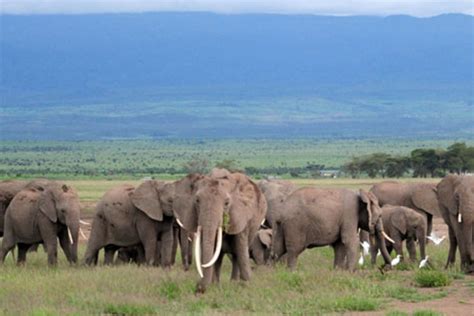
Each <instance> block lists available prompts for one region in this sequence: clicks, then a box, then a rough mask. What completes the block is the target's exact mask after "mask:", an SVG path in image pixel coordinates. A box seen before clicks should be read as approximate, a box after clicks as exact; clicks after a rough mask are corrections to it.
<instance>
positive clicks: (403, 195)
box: [370, 181, 440, 235]
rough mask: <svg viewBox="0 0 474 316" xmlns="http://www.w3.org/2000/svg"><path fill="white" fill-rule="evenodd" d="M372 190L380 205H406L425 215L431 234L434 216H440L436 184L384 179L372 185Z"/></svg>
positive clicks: (428, 230)
mask: <svg viewBox="0 0 474 316" xmlns="http://www.w3.org/2000/svg"><path fill="white" fill-rule="evenodd" d="M370 192H372V193H373V194H375V196H377V198H378V199H379V203H380V206H384V205H385V204H390V205H399V206H406V207H409V208H411V209H414V210H415V211H417V212H419V213H420V214H422V215H424V216H425V217H426V221H427V225H428V227H427V234H428V235H430V234H431V231H432V228H433V216H440V211H439V206H438V200H437V193H436V184H434V183H422V182H416V183H400V182H396V181H383V182H380V183H377V184H375V185H374V186H372V188H371V189H370Z"/></svg>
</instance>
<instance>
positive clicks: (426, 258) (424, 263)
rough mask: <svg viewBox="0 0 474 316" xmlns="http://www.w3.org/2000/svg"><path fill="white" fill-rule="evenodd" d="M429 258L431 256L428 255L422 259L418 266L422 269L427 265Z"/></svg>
mask: <svg viewBox="0 0 474 316" xmlns="http://www.w3.org/2000/svg"><path fill="white" fill-rule="evenodd" d="M428 258H429V256H426V257H425V259H423V260H421V261H420V265H419V266H418V268H420V269H421V268H424V267H426V264H427V263H428Z"/></svg>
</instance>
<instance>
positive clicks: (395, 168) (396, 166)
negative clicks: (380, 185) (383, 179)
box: [385, 156, 410, 178]
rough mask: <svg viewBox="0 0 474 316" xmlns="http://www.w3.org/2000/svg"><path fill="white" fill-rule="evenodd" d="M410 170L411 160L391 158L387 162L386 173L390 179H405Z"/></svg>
mask: <svg viewBox="0 0 474 316" xmlns="http://www.w3.org/2000/svg"><path fill="white" fill-rule="evenodd" d="M409 168H410V158H408V157H401V156H399V157H389V158H387V160H386V161H385V172H386V175H387V176H388V177H390V178H400V177H403V175H404V174H405V173H407V172H408V170H409Z"/></svg>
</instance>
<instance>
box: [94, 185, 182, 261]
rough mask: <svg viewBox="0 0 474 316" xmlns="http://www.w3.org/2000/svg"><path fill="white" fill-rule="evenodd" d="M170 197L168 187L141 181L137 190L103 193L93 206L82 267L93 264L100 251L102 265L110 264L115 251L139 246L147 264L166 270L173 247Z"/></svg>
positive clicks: (126, 187)
mask: <svg viewBox="0 0 474 316" xmlns="http://www.w3.org/2000/svg"><path fill="white" fill-rule="evenodd" d="M172 196H173V186H172V184H170V183H165V182H162V181H157V180H148V181H145V182H143V183H142V184H140V185H139V186H138V187H137V188H135V187H133V186H131V185H127V184H124V185H120V186H118V187H115V188H112V189H110V190H109V191H107V192H106V193H105V194H104V196H103V197H102V199H101V200H100V201H99V203H97V207H96V209H97V211H96V214H95V217H94V220H93V222H92V229H91V233H90V237H89V241H88V243H87V250H86V254H85V263H86V264H96V263H97V261H98V260H97V259H98V253H99V251H100V250H101V249H102V248H104V249H105V259H104V263H105V264H111V263H113V260H114V256H115V252H116V251H117V250H118V249H120V248H122V247H132V246H139V245H142V246H143V249H144V252H145V261H146V263H147V264H150V265H153V264H158V263H161V265H162V266H164V267H169V266H170V265H171V253H172V247H173V221H174V218H173V210H172V202H173V201H172ZM157 251H158V252H159V253H160V257H161V262H158V260H157Z"/></svg>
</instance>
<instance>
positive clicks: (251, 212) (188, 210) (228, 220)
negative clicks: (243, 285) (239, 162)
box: [173, 169, 267, 293]
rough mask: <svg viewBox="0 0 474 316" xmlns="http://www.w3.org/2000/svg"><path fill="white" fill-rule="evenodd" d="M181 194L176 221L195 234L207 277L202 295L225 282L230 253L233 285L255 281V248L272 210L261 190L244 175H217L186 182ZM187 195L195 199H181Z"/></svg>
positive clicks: (217, 171) (201, 268) (197, 255)
mask: <svg viewBox="0 0 474 316" xmlns="http://www.w3.org/2000/svg"><path fill="white" fill-rule="evenodd" d="M189 183H192V185H188V186H186V185H185V184H189ZM177 192H178V194H177V195H176V201H175V202H176V205H174V206H173V209H174V211H175V216H176V219H177V221H178V223H179V224H180V225H182V226H183V227H184V228H185V229H186V230H187V231H188V232H193V233H194V234H195V238H194V258H195V263H196V268H197V270H198V273H199V275H200V277H201V279H200V281H199V282H198V285H197V292H201V293H202V292H204V291H205V290H206V288H207V287H208V285H209V284H210V283H211V282H212V281H214V282H219V279H220V269H221V265H222V259H223V257H224V254H226V253H227V254H229V255H230V257H231V260H232V279H234V280H235V279H238V278H240V279H242V280H249V279H250V274H251V268H250V258H249V247H250V244H251V242H252V241H253V240H254V238H255V236H256V234H257V231H258V229H259V227H260V224H261V223H262V222H263V220H264V219H265V213H266V209H267V204H266V201H265V198H264V196H263V195H262V193H261V192H260V189H259V188H258V187H257V185H256V184H255V183H254V182H253V181H251V180H250V179H249V178H248V177H247V176H246V175H244V174H242V173H230V172H228V171H227V170H225V169H215V170H213V171H212V172H211V173H210V175H207V176H203V175H190V176H188V177H186V178H185V179H183V185H182V186H180V185H178V186H177ZM180 193H181V194H180ZM182 193H188V194H189V193H191V195H192V199H190V200H189V199H182V198H180V196H181V197H183V196H184V195H182Z"/></svg>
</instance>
